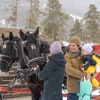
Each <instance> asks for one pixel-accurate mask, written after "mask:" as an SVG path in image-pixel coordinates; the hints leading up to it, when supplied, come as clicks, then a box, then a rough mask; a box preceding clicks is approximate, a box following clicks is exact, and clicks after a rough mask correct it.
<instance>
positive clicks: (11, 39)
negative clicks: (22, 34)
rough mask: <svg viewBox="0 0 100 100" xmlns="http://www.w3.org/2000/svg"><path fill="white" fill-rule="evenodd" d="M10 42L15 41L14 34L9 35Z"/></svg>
mask: <svg viewBox="0 0 100 100" xmlns="http://www.w3.org/2000/svg"><path fill="white" fill-rule="evenodd" d="M9 40H10V41H13V33H12V32H10V33H9Z"/></svg>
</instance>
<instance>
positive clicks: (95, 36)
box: [83, 4, 100, 43]
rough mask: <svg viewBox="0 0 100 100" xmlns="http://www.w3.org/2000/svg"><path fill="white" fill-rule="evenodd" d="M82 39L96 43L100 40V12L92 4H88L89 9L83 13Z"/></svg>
mask: <svg viewBox="0 0 100 100" xmlns="http://www.w3.org/2000/svg"><path fill="white" fill-rule="evenodd" d="M83 22H84V23H85V24H84V32H83V33H84V34H83V35H84V39H85V41H86V42H90V43H91V42H93V43H98V42H99V41H100V12H98V11H97V8H96V6H95V5H94V4H91V5H90V6H89V10H88V11H87V13H86V14H85V15H84V18H83Z"/></svg>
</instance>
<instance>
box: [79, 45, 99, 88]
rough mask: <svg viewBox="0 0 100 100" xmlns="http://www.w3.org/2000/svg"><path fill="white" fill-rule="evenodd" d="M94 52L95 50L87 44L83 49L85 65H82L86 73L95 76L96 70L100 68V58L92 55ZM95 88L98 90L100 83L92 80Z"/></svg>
mask: <svg viewBox="0 0 100 100" xmlns="http://www.w3.org/2000/svg"><path fill="white" fill-rule="evenodd" d="M92 51H93V48H92V46H91V45H90V44H85V45H84V46H83V47H82V54H83V58H82V59H83V65H82V68H81V69H82V71H84V72H85V73H90V74H91V75H93V74H94V73H95V72H96V68H97V67H98V69H99V68H100V67H99V66H98V65H99V64H98V63H99V62H100V58H98V57H97V56H96V55H95V54H91V53H92ZM90 81H91V83H92V86H93V88H97V87H98V86H99V82H98V81H97V80H96V79H95V78H92V79H91V80H90Z"/></svg>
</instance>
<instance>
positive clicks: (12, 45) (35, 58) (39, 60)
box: [0, 27, 68, 100]
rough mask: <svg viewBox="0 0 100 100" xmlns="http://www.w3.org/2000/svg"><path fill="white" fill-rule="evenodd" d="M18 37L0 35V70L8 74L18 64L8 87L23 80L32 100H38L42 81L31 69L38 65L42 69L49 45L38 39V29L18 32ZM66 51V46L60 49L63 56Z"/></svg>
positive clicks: (11, 34) (10, 34)
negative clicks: (0, 37) (0, 36)
mask: <svg viewBox="0 0 100 100" xmlns="http://www.w3.org/2000/svg"><path fill="white" fill-rule="evenodd" d="M19 35H20V38H19V37H17V36H13V33H12V32H10V33H9V36H8V37H5V36H4V34H3V33H2V40H3V42H2V44H1V47H0V48H1V49H0V50H1V51H0V52H1V56H0V70H1V71H2V72H9V70H10V69H11V68H12V69H14V68H13V64H14V63H15V62H18V63H19V65H18V67H17V68H16V70H14V72H15V78H14V80H13V81H12V82H11V83H10V84H9V87H12V86H13V84H15V82H20V81H21V80H22V79H24V80H25V82H26V84H27V87H28V89H29V90H30V91H31V96H32V100H40V98H41V91H42V90H43V81H41V80H39V79H38V78H37V77H36V75H35V73H34V70H33V67H34V66H36V65H37V64H38V65H39V67H40V69H41V70H42V69H43V67H44V66H45V64H46V62H47V55H48V54H49V47H50V44H49V43H48V42H47V41H44V40H41V39H40V38H39V27H38V28H37V29H36V30H35V32H34V33H30V32H27V33H24V32H23V31H22V30H20V31H19ZM67 50H68V46H66V47H62V51H63V52H64V54H65V52H66V51H67ZM64 82H65V80H64Z"/></svg>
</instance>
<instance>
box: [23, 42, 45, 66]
mask: <svg viewBox="0 0 100 100" xmlns="http://www.w3.org/2000/svg"><path fill="white" fill-rule="evenodd" d="M24 43H25V42H24ZM21 50H22V56H23V59H24V62H25V65H26V66H28V67H29V66H30V63H31V62H33V61H42V60H43V58H44V57H43V55H42V54H41V56H42V57H35V58H33V59H29V57H28V56H27V55H26V54H25V52H24V50H23V44H22V43H21Z"/></svg>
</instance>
